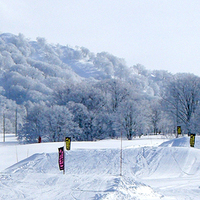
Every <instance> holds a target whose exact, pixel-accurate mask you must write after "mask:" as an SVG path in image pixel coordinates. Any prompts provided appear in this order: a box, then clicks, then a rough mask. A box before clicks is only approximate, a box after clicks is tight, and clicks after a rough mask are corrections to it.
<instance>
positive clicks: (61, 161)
mask: <svg viewBox="0 0 200 200" xmlns="http://www.w3.org/2000/svg"><path fill="white" fill-rule="evenodd" d="M58 153H59V158H58V164H59V168H60V170H65V157H64V154H65V152H64V147H60V148H58Z"/></svg>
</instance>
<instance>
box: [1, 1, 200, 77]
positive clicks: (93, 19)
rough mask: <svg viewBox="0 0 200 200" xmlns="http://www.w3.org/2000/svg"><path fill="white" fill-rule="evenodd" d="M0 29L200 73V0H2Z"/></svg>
mask: <svg viewBox="0 0 200 200" xmlns="http://www.w3.org/2000/svg"><path fill="white" fill-rule="evenodd" d="M0 32H1V33H7V32H8V33H13V34H17V35H18V33H22V34H23V35H24V36H25V37H27V38H30V39H31V40H36V38H37V37H44V38H46V40H47V42H48V43H54V44H57V43H60V44H61V45H70V46H72V47H75V46H83V47H86V48H88V49H89V50H90V51H91V52H94V53H98V52H102V51H106V52H109V53H111V54H113V55H115V56H117V57H120V58H124V59H125V60H126V62H127V65H128V66H132V65H135V64H137V63H140V64H142V65H144V66H145V67H146V68H147V69H151V70H153V69H158V70H167V71H169V72H172V73H177V72H191V73H194V74H196V75H199V76H200V0H0Z"/></svg>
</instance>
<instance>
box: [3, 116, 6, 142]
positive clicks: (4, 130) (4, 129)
mask: <svg viewBox="0 0 200 200" xmlns="http://www.w3.org/2000/svg"><path fill="white" fill-rule="evenodd" d="M5 132H6V128H5V113H3V142H5Z"/></svg>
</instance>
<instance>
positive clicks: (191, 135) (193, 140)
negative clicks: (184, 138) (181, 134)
mask: <svg viewBox="0 0 200 200" xmlns="http://www.w3.org/2000/svg"><path fill="white" fill-rule="evenodd" d="M195 135H196V134H193V133H191V134H190V146H191V147H194V144H195Z"/></svg>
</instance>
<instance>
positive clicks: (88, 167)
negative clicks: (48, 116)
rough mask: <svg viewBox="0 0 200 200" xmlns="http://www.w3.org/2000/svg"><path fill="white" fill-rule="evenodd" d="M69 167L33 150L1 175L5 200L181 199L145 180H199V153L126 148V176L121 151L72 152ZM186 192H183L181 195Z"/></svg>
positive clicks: (0, 196)
mask: <svg viewBox="0 0 200 200" xmlns="http://www.w3.org/2000/svg"><path fill="white" fill-rule="evenodd" d="M65 170H66V171H65V174H63V173H62V171H59V169H58V154H57V153H51V154H34V155H33V156H31V157H29V158H27V159H25V160H23V161H21V162H19V163H17V164H15V165H13V166H11V167H10V168H8V169H6V170H5V171H4V172H3V174H1V176H0V199H52V200H55V199H67V200H74V199H77V200H84V199H85V200H89V199H95V200H121V199H147V200H150V199H179V198H174V197H173V195H172V194H171V193H170V192H169V190H167V192H165V190H161V189H158V190H157V191H155V190H153V189H152V188H151V187H150V186H148V185H146V184H144V182H145V181H147V182H148V180H154V182H156V181H157V182H159V181H163V180H165V179H169V178H171V179H172V180H179V182H178V184H179V186H180V184H181V180H182V179H184V178H189V179H188V180H193V178H194V179H196V178H198V179H200V151H199V150H198V149H194V148H188V147H184V148H183V147H173V148H172V147H158V148H150V147H143V148H131V149H124V150H123V165H122V172H123V176H119V173H120V150H119V149H106V150H76V151H68V152H66V155H65ZM182 189H184V191H185V190H186V188H185V187H184V188H182ZM199 191H200V190H198V191H196V193H195V195H199V196H198V198H197V199H200V194H199ZM172 193H173V191H172ZM163 194H164V195H163ZM168 195H169V196H168ZM181 195H182V197H181ZM183 196H184V193H182V194H181V191H180V194H179V197H180V199H184V198H183ZM194 199H195V198H194Z"/></svg>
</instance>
